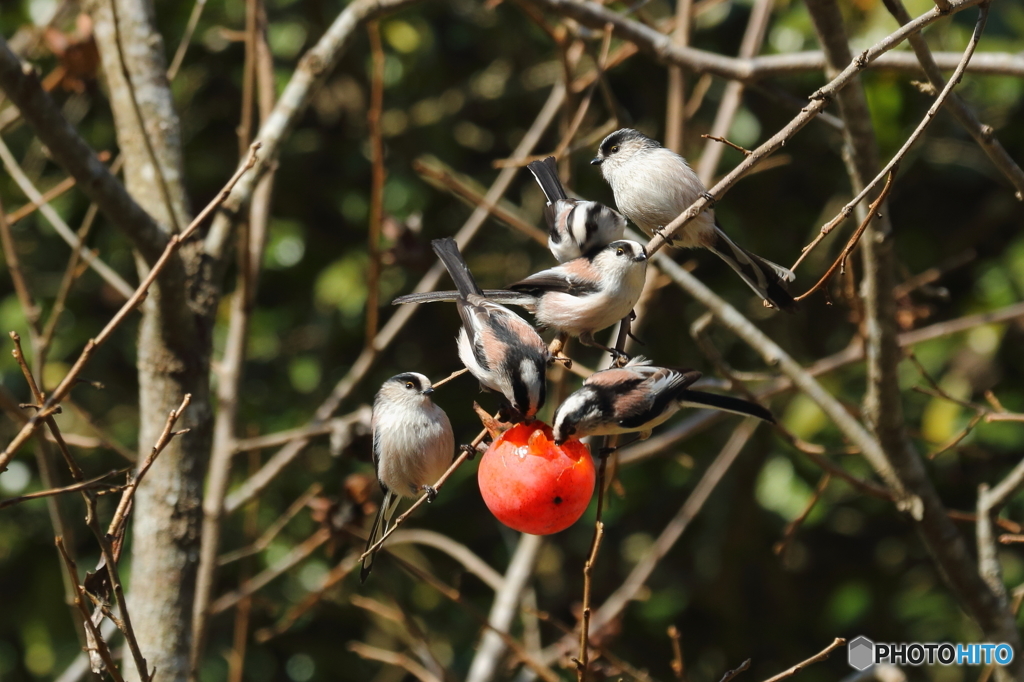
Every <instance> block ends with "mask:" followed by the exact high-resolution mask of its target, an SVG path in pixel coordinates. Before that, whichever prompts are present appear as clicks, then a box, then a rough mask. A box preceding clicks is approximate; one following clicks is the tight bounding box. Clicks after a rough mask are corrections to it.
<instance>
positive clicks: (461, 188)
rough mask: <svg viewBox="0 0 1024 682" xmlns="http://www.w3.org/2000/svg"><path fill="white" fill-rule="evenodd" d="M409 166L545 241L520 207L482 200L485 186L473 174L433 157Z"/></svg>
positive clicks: (511, 225)
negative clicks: (460, 172)
mask: <svg viewBox="0 0 1024 682" xmlns="http://www.w3.org/2000/svg"><path fill="white" fill-rule="evenodd" d="M412 169H413V170H414V171H416V172H417V173H419V174H420V175H421V176H422V177H423V179H424V180H426V181H427V182H429V183H430V184H432V185H435V186H437V187H440V188H443V189H445V190H447V191H449V192H451V193H452V194H453V195H454V196H456V197H458V198H459V199H462V200H464V201H466V202H467V203H468V204H469V205H470V206H473V207H474V208H477V207H483V208H485V209H486V210H487V212H488V213H490V215H492V216H493V217H494V218H496V219H497V220H500V221H501V222H503V223H505V224H506V225H508V226H509V227H511V228H512V229H514V230H518V231H519V232H520V233H521V234H524V235H526V236H527V237H529V238H531V239H533V240H534V241H535V242H537V243H538V244H541V245H543V246H545V247H546V246H547V245H548V236H547V234H545V233H544V232H543V231H542V230H539V229H537V228H536V227H535V226H534V225H533V224H531V223H530V221H528V220H526V218H524V217H523V216H522V214H521V212H520V211H519V209H518V208H517V207H515V206H513V205H512V203H511V202H510V201H508V200H505V199H502V200H501V201H499V202H498V203H497V204H494V205H488V204H486V203H485V201H484V189H483V187H481V186H480V185H479V184H477V183H476V182H474V181H473V180H472V178H469V177H467V176H463V175H461V174H459V173H457V172H455V171H454V170H453V169H451V168H449V167H448V166H446V165H445V164H443V163H442V162H441V161H439V160H438V159H435V158H432V157H420V158H418V159H414V160H413V162H412Z"/></svg>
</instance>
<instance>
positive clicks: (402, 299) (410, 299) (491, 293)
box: [391, 289, 537, 306]
mask: <svg viewBox="0 0 1024 682" xmlns="http://www.w3.org/2000/svg"><path fill="white" fill-rule="evenodd" d="M480 295H481V296H483V297H484V298H486V299H488V300H491V301H494V302H496V303H508V304H510V305H520V306H530V305H533V304H535V303H536V302H537V299H536V297H535V296H533V295H531V294H527V293H523V292H520V291H508V290H506V289H484V290H483V291H482V292H481V294H480ZM458 299H459V292H457V291H425V292H423V293H420V294H406V295H405V296H399V297H398V298H396V299H395V300H393V301H391V305H408V304H410V303H438V302H443V301H448V302H451V301H457V300H458Z"/></svg>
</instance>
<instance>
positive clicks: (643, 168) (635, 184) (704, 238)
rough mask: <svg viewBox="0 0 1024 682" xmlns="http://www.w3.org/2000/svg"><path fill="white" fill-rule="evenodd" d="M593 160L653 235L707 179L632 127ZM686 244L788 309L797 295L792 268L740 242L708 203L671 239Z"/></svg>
mask: <svg viewBox="0 0 1024 682" xmlns="http://www.w3.org/2000/svg"><path fill="white" fill-rule="evenodd" d="M590 163H591V164H593V165H596V166H600V168H601V174H602V175H603V176H604V179H605V180H606V181H607V182H608V184H609V185H611V188H612V193H613V194H614V196H615V206H616V208H618V210H619V211H621V212H622V213H623V215H625V216H626V217H627V218H629V219H630V220H631V221H633V222H634V223H635V224H636V225H637V227H639V228H640V229H641V230H643V231H644V232H645V233H647V234H648V235H650V236H654V235H655V234H660V233H661V232H662V229H663V228H664V227H665V226H667V225H668V224H669V223H671V222H672V221H673V220H675V219H676V218H677V217H678V216H679V215H680V214H681V213H682V212H683V211H685V210H686V209H687V208H689V206H690V205H691V204H692V203H693V202H694V201H696V200H697V198H698V197H700V196H702V195H704V196H707V197H708V198H710V195H708V193H707V189H706V188H705V187H704V183H702V182H701V181H700V178H698V177H697V174H696V173H695V172H694V171H693V169H692V168H690V166H689V165H688V164H687V163H686V159H684V158H683V157H682V156H680V155H679V154H676V153H675V152H674V151H672V150H671V149H667V148H665V147H663V146H662V145H661V143H660V142H658V141H657V140H653V139H651V138H649V137H647V136H646V135H644V134H643V133H641V132H639V131H637V130H633V129H632V128H622V129H620V130H616V131H615V132H614V133H611V134H610V135H608V137H606V138H604V141H602V142H601V145H600V147H598V152H597V156H596V157H594V158H593V159H592V160H591V161H590ZM669 243H670V244H672V245H674V246H679V247H682V248H698V247H703V248H706V249H708V250H709V251H711V252H712V253H714V254H715V255H717V256H718V257H719V258H721V259H722V260H724V261H725V262H726V263H727V264H728V265H729V267H731V268H732V269H733V270H735V271H736V273H737V274H738V275H739V276H740V277H741V278H742V279H743V281H744V282H746V284H747V286H749V287H750V288H751V289H753V290H754V291H755V292H757V294H758V295H759V296H761V297H762V298H763V299H765V300H766V301H768V302H769V303H770V304H771V305H773V306H774V307H776V308H779V309H781V310H785V311H786V312H790V313H792V312H796V311H797V309H798V308H799V305H798V304H797V302H796V300H795V299H794V298H793V297H792V296H791V295H790V294H789V292H788V291H786V284H787V283H788V282H792V281H793V280H794V279H795V275H794V274H793V272H792V271H790V270H788V269H786V268H784V267H782V266H781V265H776V264H775V263H772V262H771V261H768V260H765V259H764V258H761V257H760V256H757V255H755V254H753V253H751V252H749V251H747V250H746V249H744V248H742V247H740V246H738V245H737V244H736V243H735V242H733V241H732V240H731V239H730V238H729V237H728V236H727V235H726V234H725V232H723V231H722V228H721V227H720V226H719V224H718V221H717V219H716V218H715V212H714V209H713V208H707V209H705V210H704V211H703V212H701V213H700V215H698V216H697V217H696V218H694V219H693V220H692V221H691V222H690V223H689V224H688V225H687V226H686V227H684V228H683V230H682V231H681V232H677V233H676V235H675V236H674V237H673V238H672V241H669Z"/></svg>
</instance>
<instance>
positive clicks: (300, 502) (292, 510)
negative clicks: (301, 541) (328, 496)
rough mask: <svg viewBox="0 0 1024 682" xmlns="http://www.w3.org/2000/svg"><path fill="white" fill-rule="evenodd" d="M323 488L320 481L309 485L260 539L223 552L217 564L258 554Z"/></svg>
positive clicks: (224, 564)
mask: <svg viewBox="0 0 1024 682" xmlns="http://www.w3.org/2000/svg"><path fill="white" fill-rule="evenodd" d="M322 490H323V486H322V485H320V484H319V483H314V484H313V485H311V486H309V488H308V489H307V490H306V492H304V493H302V494H301V495H299V496H298V497H297V498H296V499H295V501H294V502H292V503H291V504H290V505H289V506H288V509H286V510H285V511H284V513H283V514H281V516H279V517H278V518H277V520H275V521H274V522H273V523H272V524H270V526H268V527H267V529H266V530H265V531H263V534H262V535H260V536H259V538H258V539H256V540H255V541H254V542H252V543H251V544H249V545H247V546H245V547H241V548H239V549H236V550H234V551H231V552H228V553H226V554H222V555H221V556H219V557H217V565H218V566H226V565H227V564H230V563H232V562H234V561H238V560H239V559H244V558H245V557H247V556H252V555H253V554H258V553H259V552H262V551H263V550H265V549H266V548H267V547H269V546H270V543H271V542H273V541H274V538H276V537H277V534H278V533H280V532H281V531H282V530H284V527H285V526H287V525H288V523H289V522H290V521H291V520H292V519H294V518H295V516H296V515H297V514H298V513H299V512H300V511H302V509H303V508H304V507H305V506H306V504H308V503H309V501H310V500H311V499H313V498H314V497H316V496H317V495H319V494H320V492H321V491H322Z"/></svg>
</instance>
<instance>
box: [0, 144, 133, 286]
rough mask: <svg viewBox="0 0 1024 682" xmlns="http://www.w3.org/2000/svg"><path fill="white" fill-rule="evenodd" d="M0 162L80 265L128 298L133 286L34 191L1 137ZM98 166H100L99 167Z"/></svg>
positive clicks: (33, 186) (30, 182)
mask: <svg viewBox="0 0 1024 682" xmlns="http://www.w3.org/2000/svg"><path fill="white" fill-rule="evenodd" d="M0 160H2V161H3V164H4V167H5V168H6V169H7V172H8V173H10V174H11V177H12V178H13V179H14V181H15V182H16V183H17V184H18V187H19V188H20V189H21V191H22V192H24V193H25V196H27V197H28V198H29V200H30V201H32V202H33V203H35V204H38V205H39V212H40V213H42V214H43V217H45V218H46V220H47V221H48V222H49V223H50V225H52V226H53V229H54V230H55V231H56V232H57V234H58V235H60V237H61V239H63V240H64V241H65V242H67V243H68V244H69V245H70V246H71V248H72V249H77V250H78V253H79V255H80V256H81V258H82V262H83V263H87V264H88V265H89V267H91V268H92V269H93V270H95V271H96V274H97V275H99V276H100V277H101V278H103V281H104V282H106V283H107V284H109V285H110V286H112V287H113V288H114V290H115V291H117V292H118V293H119V294H121V295H122V296H124V297H125V298H128V297H129V296H131V294H132V286H131V285H130V284H128V283H127V282H126V281H124V278H122V277H121V275H119V274H117V272H115V271H114V270H113V269H112V268H111V267H110V266H109V265H107V264H106V263H104V262H103V261H102V260H100V259H99V258H98V257H97V256H96V254H94V253H93V252H92V251H90V250H89V249H88V248H87V247H86V246H85V245H84V244H83V243H82V241H81V240H80V239H79V238H78V236H77V235H76V234H75V233H74V231H73V230H72V229H71V228H70V227H68V224H67V223H66V222H64V219H63V218H61V217H60V214H59V213H57V211H56V210H54V208H53V206H51V205H50V204H49V203H48V202H47V201H46V200H45V199H44V198H43V195H42V194H41V193H40V192H39V190H37V189H36V188H35V185H33V184H32V181H31V180H29V178H28V176H27V175H25V172H24V171H23V170H22V169H21V166H19V165H18V162H17V160H16V159H15V158H14V154H12V153H11V150H10V148H9V147H8V146H7V144H6V143H5V142H4V141H3V139H2V138H0ZM97 163H98V164H99V161H97ZM100 165H101V166H102V164H100Z"/></svg>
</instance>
